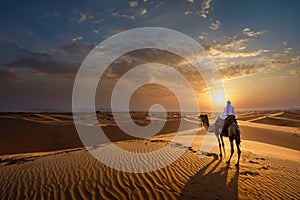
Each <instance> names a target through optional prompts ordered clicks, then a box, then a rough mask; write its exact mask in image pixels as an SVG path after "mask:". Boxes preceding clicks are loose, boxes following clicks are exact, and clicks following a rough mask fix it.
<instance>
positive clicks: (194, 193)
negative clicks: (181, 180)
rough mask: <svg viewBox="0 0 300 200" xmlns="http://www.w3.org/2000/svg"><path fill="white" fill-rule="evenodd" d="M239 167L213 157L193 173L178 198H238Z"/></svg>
mask: <svg viewBox="0 0 300 200" xmlns="http://www.w3.org/2000/svg"><path fill="white" fill-rule="evenodd" d="M238 177H239V168H236V167H234V166H230V165H227V164H226V163H224V162H222V159H219V160H217V159H213V160H212V161H210V162H209V163H208V164H207V165H206V166H204V167H203V168H202V169H201V170H200V171H199V172H198V173H197V174H195V175H194V176H193V177H192V178H191V179H190V180H189V182H188V183H187V184H186V185H185V187H184V189H183V190H182V193H181V196H180V198H179V199H238Z"/></svg>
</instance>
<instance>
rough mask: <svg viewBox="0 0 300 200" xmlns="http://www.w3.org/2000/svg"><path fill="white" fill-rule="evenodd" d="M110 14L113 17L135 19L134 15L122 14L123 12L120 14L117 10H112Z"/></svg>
mask: <svg viewBox="0 0 300 200" xmlns="http://www.w3.org/2000/svg"><path fill="white" fill-rule="evenodd" d="M111 15H112V16H113V17H121V18H125V19H135V17H134V16H132V15H124V14H120V13H119V12H112V13H111Z"/></svg>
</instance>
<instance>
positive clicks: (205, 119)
mask: <svg viewBox="0 0 300 200" xmlns="http://www.w3.org/2000/svg"><path fill="white" fill-rule="evenodd" d="M199 119H200V120H201V121H202V123H203V126H204V128H205V129H206V130H207V129H208V127H209V121H208V116H207V114H201V115H199Z"/></svg>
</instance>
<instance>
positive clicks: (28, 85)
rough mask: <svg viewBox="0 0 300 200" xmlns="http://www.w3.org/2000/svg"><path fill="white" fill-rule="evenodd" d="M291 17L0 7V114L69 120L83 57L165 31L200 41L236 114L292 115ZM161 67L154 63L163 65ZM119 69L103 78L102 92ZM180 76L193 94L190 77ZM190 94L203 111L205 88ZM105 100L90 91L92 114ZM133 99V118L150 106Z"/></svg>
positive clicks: (123, 5) (294, 28)
mask: <svg viewBox="0 0 300 200" xmlns="http://www.w3.org/2000/svg"><path fill="white" fill-rule="evenodd" d="M299 8H300V1H296V0H287V1H267V0H265V1H261V0H254V1H238V0H236V1H233V0H232V1H221V0H219V1H214V0H202V1H200V0H166V1H158V0H138V1H134V0H133V1H126V0H109V1H96V0H85V1H78V0H74V1H56V0H51V1H50V0H49V1H46V0H45V1H33V0H28V1H2V2H1V8H0V17H1V19H0V52H1V54H0V110H1V111H31V110H41V111H42V110H45V111H47V110H61V111H66V110H69V111H70V110H71V105H72V88H73V83H74V78H75V75H76V72H77V70H78V68H79V66H80V64H81V62H82V61H83V60H84V58H85V57H86V56H87V54H88V53H89V52H90V51H91V50H92V49H93V48H94V47H95V46H96V45H97V44H99V43H100V42H102V41H104V40H105V39H107V38H109V37H110V36H112V35H115V34H117V33H120V32H122V31H125V30H129V29H133V28H139V27H164V28H169V29H173V30H176V31H179V32H182V33H184V34H186V35H188V36H189V37H191V38H193V39H195V40H196V41H197V42H199V43H200V44H201V45H202V46H203V47H204V48H205V50H206V51H207V52H208V53H209V55H210V56H211V57H212V58H213V59H214V61H215V63H216V64H217V66H218V69H219V71H220V74H221V76H222V79H223V83H224V89H225V93H226V99H231V101H232V102H233V104H234V106H235V108H236V109H237V110H239V109H240V110H242V109H249V110H251V109H252V110H254V109H255V110H256V109H300V46H299V44H300V37H299V36H300V26H299V24H300V21H299V19H300V12H299ZM148 53H149V52H148ZM137 54H138V53H137ZM135 55H136V54H134V53H133V55H130V56H129V57H130V58H131V59H135V58H134V56H135ZM147 55H148V57H147V56H146V57H145V55H144V54H142V53H140V54H139V56H140V57H142V58H144V59H145V60H147V59H149V54H147ZM152 55H157V56H158V57H159V54H157V53H156V54H155V53H154V54H152ZM125 57H126V56H125ZM175 57H176V56H175ZM164 59H165V57H164V56H160V57H159V58H156V59H154V60H155V61H156V62H162V63H168V62H167V61H164ZM121 60H122V59H121ZM172 62H173V63H172V64H173V65H175V66H178V65H180V63H179V62H182V60H180V59H178V58H177V59H175V61H174V60H173V61H172ZM174 62H175V63H174ZM119 63H121V64H122V62H119ZM123 64H124V63H123ZM125 64H126V63H125ZM112 67H113V66H112ZM122 67H123V66H122V65H119V66H116V68H115V69H113V68H112V69H111V70H112V71H108V72H107V76H106V79H107V80H104V81H106V84H109V83H107V82H109V81H110V80H112V79H111V78H115V75H116V74H118V73H119V71H118V70H120V71H122V70H123V69H122ZM111 72H113V74H111ZM108 75H110V76H108ZM112 75H113V76H114V77H113V76H112ZM184 75H185V76H187V77H188V80H191V81H193V83H194V84H195V85H197V82H195V79H193V78H190V77H192V72H191V74H189V73H185V74H184ZM189 76H190V77H189ZM104 78H105V77H104ZM112 81H113V80H112ZM200 82H201V80H199V85H200ZM201 84H202V83H201ZM151 87H152V88H151ZM151 87H150V89H149V88H148V90H146V91H148V92H149V91H155V90H157V91H161V92H159V95H154V97H153V95H152V97H153V99H156V100H158V101H161V102H164V103H166V104H168V102H172V103H170V104H174V105H175V104H176V102H175V100H174V99H173V97H170V92H168V91H164V90H165V89H163V88H157V87H153V86H151ZM141 90H143V89H141ZM142 93H143V92H141V94H142ZM196 93H197V95H198V99H199V104H200V107H201V108H203V109H208V108H209V102H210V98H209V96H208V95H207V93H206V92H205V89H203V87H202V89H199V90H197V91H196ZM108 95H109V94H108V93H106V92H105V89H104V90H103V91H100V92H99V94H98V95H97V99H96V100H97V107H101V108H107V107H109V105H108V98H107V96H108ZM134 99H135V101H136V102H135V103H133V104H134V105H137V106H136V107H135V108H136V109H138V108H139V105H141V104H148V103H149V102H148V101H149V95H140V96H139V95H138V93H137V95H136V96H135V97H134ZM153 99H152V100H151V102H152V103H153ZM221 104H224V105H225V102H221ZM172 106H173V105H172ZM172 106H171V107H172Z"/></svg>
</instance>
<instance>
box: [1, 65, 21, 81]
mask: <svg viewBox="0 0 300 200" xmlns="http://www.w3.org/2000/svg"><path fill="white" fill-rule="evenodd" d="M14 79H18V76H17V74H16V73H15V72H14V71H13V70H8V69H1V68H0V81H7V80H14Z"/></svg>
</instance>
